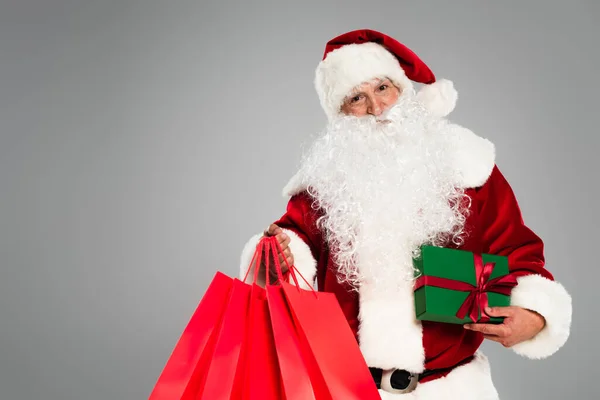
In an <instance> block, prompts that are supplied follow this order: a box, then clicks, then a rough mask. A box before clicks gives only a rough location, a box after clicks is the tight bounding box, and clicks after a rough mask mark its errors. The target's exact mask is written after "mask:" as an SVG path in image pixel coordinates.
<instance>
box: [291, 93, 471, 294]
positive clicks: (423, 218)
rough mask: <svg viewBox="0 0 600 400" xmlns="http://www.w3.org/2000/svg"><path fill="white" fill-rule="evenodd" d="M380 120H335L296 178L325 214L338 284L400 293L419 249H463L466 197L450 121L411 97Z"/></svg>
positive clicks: (322, 221)
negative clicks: (454, 161)
mask: <svg viewBox="0 0 600 400" xmlns="http://www.w3.org/2000/svg"><path fill="white" fill-rule="evenodd" d="M379 119H386V120H388V122H387V123H381V122H377V121H376V119H375V118H373V117H361V118H357V117H352V116H342V117H340V118H338V119H336V120H334V121H332V122H331V123H330V124H329V125H328V127H327V129H326V131H325V133H324V135H322V136H320V137H319V138H318V139H317V140H316V141H315V142H314V144H313V145H312V146H311V148H310V149H309V151H308V152H307V153H306V155H305V156H304V158H303V162H302V164H301V167H300V171H299V174H298V176H299V177H300V179H301V180H303V182H304V183H305V184H306V186H307V188H308V191H309V193H310V194H311V196H312V197H313V198H314V200H315V204H314V207H316V208H320V209H321V210H322V211H323V212H324V216H323V217H322V218H321V219H319V221H318V224H319V227H320V228H321V229H322V230H323V232H324V234H325V237H326V240H327V242H328V244H329V247H330V251H331V252H332V255H333V257H334V261H335V263H336V264H337V267H338V274H337V275H338V279H339V280H340V282H345V283H349V284H350V285H351V286H353V287H354V288H358V287H359V286H360V285H362V284H365V283H373V284H376V286H379V287H385V288H388V289H391V290H394V288H395V287H398V286H400V285H405V284H406V281H407V280H411V279H413V278H414V270H413V267H412V257H414V256H417V255H418V253H419V247H420V245H421V244H433V245H444V244H447V243H448V242H449V241H452V242H454V243H456V244H460V241H461V234H462V230H463V226H464V221H465V219H466V209H467V207H466V205H468V204H466V203H468V197H467V196H465V194H464V191H463V190H462V189H458V188H457V182H459V179H460V177H459V172H458V171H457V170H456V168H454V167H453V165H452V159H453V158H452V154H454V153H453V152H454V151H455V150H456V147H457V141H456V139H455V137H454V136H453V135H452V134H449V133H447V130H445V127H446V126H447V125H448V122H447V121H445V120H442V119H439V118H436V117H433V116H430V115H429V114H428V112H427V111H426V110H425V109H424V108H423V107H422V105H421V104H420V103H418V102H417V101H416V100H415V99H414V96H413V95H411V94H406V93H405V94H403V95H402V96H401V97H400V98H399V100H398V102H397V103H396V105H395V106H394V107H392V108H391V109H390V110H389V111H388V112H387V113H386V115H385V116H382V117H380V118H379ZM465 200H466V201H465Z"/></svg>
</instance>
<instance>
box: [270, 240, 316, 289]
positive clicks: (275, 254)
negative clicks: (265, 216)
mask: <svg viewBox="0 0 600 400" xmlns="http://www.w3.org/2000/svg"><path fill="white" fill-rule="evenodd" d="M268 239H270V241H271V244H272V245H273V260H274V261H275V270H276V271H277V277H278V278H279V281H280V282H283V273H282V271H281V263H280V262H279V254H280V253H283V250H282V248H281V244H280V243H279V242H278V241H277V238H276V237H274V236H273V237H270V238H268ZM267 243H268V242H267ZM267 246H268V244H267ZM283 261H285V265H286V266H287V268H288V271H290V275H291V276H292V279H293V280H294V283H295V284H296V287H297V288H300V285H299V284H298V280H297V279H296V274H298V275H299V276H300V278H302V280H303V281H304V282H305V283H306V285H307V286H308V287H309V288H310V290H311V291H312V292H313V293H314V294H315V296H316V295H317V292H315V289H314V288H313V285H312V284H310V283H309V282H308V281H307V280H306V278H304V276H303V275H302V274H301V273H300V271H298V268H296V266H295V265H290V264H289V263H288V260H287V258H285V257H283ZM267 265H268V260H267ZM265 269H266V270H267V271H268V270H269V269H268V268H265ZM267 282H268V280H267Z"/></svg>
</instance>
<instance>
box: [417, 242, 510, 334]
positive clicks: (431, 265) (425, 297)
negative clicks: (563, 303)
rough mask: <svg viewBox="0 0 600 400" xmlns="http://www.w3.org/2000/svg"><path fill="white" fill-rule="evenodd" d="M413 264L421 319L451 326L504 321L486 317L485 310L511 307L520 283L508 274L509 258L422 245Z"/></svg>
mask: <svg viewBox="0 0 600 400" xmlns="http://www.w3.org/2000/svg"><path fill="white" fill-rule="evenodd" d="M413 264H414V266H415V270H416V271H415V273H416V276H417V280H416V282H415V290H414V299H415V312H416V316H417V319H418V320H422V321H436V322H446V323H450V324H466V323H471V322H488V323H501V322H502V321H503V320H504V318H502V317H489V316H487V314H485V312H483V309H484V307H485V306H486V305H489V306H490V307H505V306H509V305H510V291H511V290H512V288H513V287H514V286H516V284H517V281H516V279H515V277H513V276H512V275H509V270H508V258H507V257H504V256H497V255H492V254H478V253H473V252H469V251H465V250H458V249H448V248H443V247H435V246H422V247H421V254H420V255H419V257H417V258H415V259H413Z"/></svg>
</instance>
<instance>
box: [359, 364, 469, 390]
mask: <svg viewBox="0 0 600 400" xmlns="http://www.w3.org/2000/svg"><path fill="white" fill-rule="evenodd" d="M473 358H474V357H473V356H470V357H468V358H466V359H464V360H463V361H461V362H459V363H458V364H456V365H453V366H451V367H448V368H438V369H426V370H425V371H423V372H421V373H419V374H413V373H411V372H408V371H407V370H405V369H396V370H394V371H393V372H392V373H391V375H389V373H388V374H386V379H389V384H387V382H386V383H384V389H385V388H386V387H387V388H389V387H391V388H392V389H393V390H397V391H399V392H403V393H408V392H411V391H412V390H414V387H415V386H416V384H417V382H420V381H421V380H423V379H425V378H427V377H428V376H431V375H436V374H442V373H445V372H450V371H452V370H453V369H454V368H456V367H458V366H460V365H463V364H466V363H468V362H470V361H471V360H473ZM369 370H370V371H371V375H372V376H373V380H374V381H375V384H376V385H377V389H381V388H382V386H381V381H382V378H383V373H384V371H383V370H382V369H381V368H373V367H370V368H369Z"/></svg>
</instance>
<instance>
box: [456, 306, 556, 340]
mask: <svg viewBox="0 0 600 400" xmlns="http://www.w3.org/2000/svg"><path fill="white" fill-rule="evenodd" d="M485 313H486V314H487V315H489V316H490V317H504V322H503V323H502V324H486V323H481V324H466V325H464V327H465V329H469V330H472V331H476V332H481V333H483V336H484V337H485V338H486V339H489V340H493V341H495V342H498V343H500V344H502V345H503V346H504V347H512V346H514V345H516V344H518V343H521V342H524V341H526V340H529V339H531V338H533V337H534V336H535V335H537V334H538V333H539V332H540V331H541V330H542V329H544V326H545V325H546V320H545V319H544V317H542V316H541V315H540V314H538V313H536V312H534V311H530V310H527V309H525V308H521V307H516V306H509V307H494V308H486V309H485Z"/></svg>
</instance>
